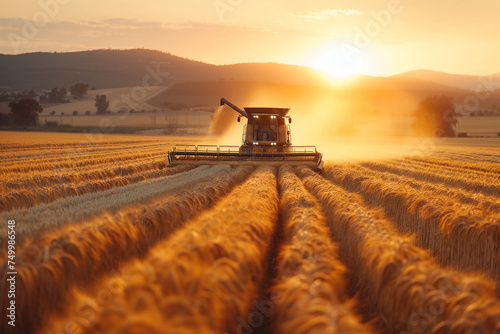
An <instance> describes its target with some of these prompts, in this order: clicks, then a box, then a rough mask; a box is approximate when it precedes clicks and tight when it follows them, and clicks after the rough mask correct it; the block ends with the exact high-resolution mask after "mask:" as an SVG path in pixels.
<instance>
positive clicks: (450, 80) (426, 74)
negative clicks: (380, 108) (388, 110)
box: [393, 70, 500, 91]
mask: <svg viewBox="0 0 500 334" xmlns="http://www.w3.org/2000/svg"><path fill="white" fill-rule="evenodd" d="M393 77H394V78H412V79H421V80H427V81H432V82H435V83H439V84H441V85H445V86H450V87H456V88H462V89H468V90H473V91H475V90H477V89H479V90H488V89H490V88H492V87H491V86H492V85H494V88H493V89H498V88H500V73H496V74H492V75H490V76H481V75H467V74H450V73H445V72H439V71H433V70H414V71H410V72H405V73H401V74H397V75H394V76H393Z"/></svg>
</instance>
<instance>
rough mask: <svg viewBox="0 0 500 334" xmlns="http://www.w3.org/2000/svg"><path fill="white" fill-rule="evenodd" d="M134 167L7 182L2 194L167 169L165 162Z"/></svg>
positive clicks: (141, 163) (111, 168)
mask: <svg viewBox="0 0 500 334" xmlns="http://www.w3.org/2000/svg"><path fill="white" fill-rule="evenodd" d="M133 163H134V165H129V166H119V167H117V166H116V165H115V164H113V165H110V166H109V167H108V168H98V169H95V170H89V171H82V170H75V171H73V172H68V173H64V172H61V173H54V172H53V171H52V172H51V173H46V174H42V175H33V176H30V177H25V178H22V179H14V180H7V181H5V182H3V183H0V192H6V191H9V192H11V191H13V190H21V189H30V188H35V187H37V188H38V187H51V186H54V185H60V184H63V183H82V182H85V181H98V180H105V179H110V178H113V177H117V176H127V175H133V174H137V173H141V172H146V171H149V170H152V169H160V168H163V167H165V163H164V162H163V161H155V162H146V163H144V162H140V161H139V163H137V162H136V161H133Z"/></svg>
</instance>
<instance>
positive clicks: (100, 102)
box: [95, 95, 109, 114]
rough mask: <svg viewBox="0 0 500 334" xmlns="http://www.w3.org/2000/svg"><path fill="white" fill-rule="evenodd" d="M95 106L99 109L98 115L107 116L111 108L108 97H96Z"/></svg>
mask: <svg viewBox="0 0 500 334" xmlns="http://www.w3.org/2000/svg"><path fill="white" fill-rule="evenodd" d="M95 106H96V108H97V112H96V114H105V113H106V110H108V107H109V101H108V100H107V99H106V95H96V97H95Z"/></svg>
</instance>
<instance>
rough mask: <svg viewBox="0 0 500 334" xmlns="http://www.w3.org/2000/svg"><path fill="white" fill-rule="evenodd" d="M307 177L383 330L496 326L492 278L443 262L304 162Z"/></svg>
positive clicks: (490, 329)
mask: <svg viewBox="0 0 500 334" xmlns="http://www.w3.org/2000/svg"><path fill="white" fill-rule="evenodd" d="M300 175H301V176H302V177H303V181H304V185H305V186H306V188H307V189H309V190H310V191H311V192H312V193H313V194H314V195H315V196H316V197H317V198H318V199H319V200H320V202H321V203H322V205H323V208H324V210H325V212H326V216H327V217H328V223H329V226H330V228H331V230H332V231H333V234H334V236H335V238H336V239H337V241H338V242H339V248H340V255H341V258H342V260H343V262H344V263H346V264H347V265H348V267H349V269H350V270H351V272H352V277H353V280H354V281H355V282H356V285H357V289H358V291H359V293H360V297H361V298H362V299H363V300H364V303H365V305H366V306H367V307H368V308H370V309H371V310H372V312H374V313H376V314H378V315H379V316H380V319H382V320H383V325H384V333H401V332H403V331H404V332H406V333H436V334H437V333H443V334H444V333H497V332H498V331H499V330H500V303H499V301H498V300H497V299H496V298H494V297H493V296H494V295H495V284H494V283H493V282H491V281H489V280H487V279H485V278H484V277H482V276H474V275H467V274H464V273H462V272H458V271H454V270H450V269H445V268H443V267H440V266H439V265H438V264H436V262H435V261H434V259H433V258H432V257H431V256H430V255H429V253H428V252H427V251H424V250H422V249H420V248H418V247H415V246H414V244H413V240H412V239H411V238H409V237H405V236H402V235H400V234H398V233H397V232H396V231H395V230H394V229H393V227H392V223H391V222H389V221H387V220H386V219H385V218H384V216H383V213H382V212H380V211H376V210H367V209H366V208H365V207H364V206H363V203H362V200H361V198H360V197H359V196H358V195H356V194H352V193H347V192H346V191H345V190H343V189H342V188H340V187H338V186H335V185H333V184H331V183H329V182H328V181H327V180H325V179H323V178H322V177H320V176H318V175H316V174H314V173H313V172H312V171H311V170H309V169H302V170H301V172H300Z"/></svg>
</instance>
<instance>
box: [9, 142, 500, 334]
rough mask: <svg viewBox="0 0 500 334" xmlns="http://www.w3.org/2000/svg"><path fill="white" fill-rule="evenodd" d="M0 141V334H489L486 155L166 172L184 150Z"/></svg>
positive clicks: (163, 145)
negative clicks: (316, 167)
mask: <svg viewBox="0 0 500 334" xmlns="http://www.w3.org/2000/svg"><path fill="white" fill-rule="evenodd" d="M2 136H4V138H3V139H4V140H2V143H1V144H0V148H1V151H0V152H1V153H0V156H1V158H2V165H1V167H0V196H1V197H0V216H1V221H2V225H1V227H0V258H1V261H2V268H1V275H2V280H1V282H0V293H1V296H0V299H1V308H2V312H1V316H2V322H1V327H0V331H1V332H2V333H53V334H59V333H124V334H125V333H179V334H181V333H214V334H215V333H220V334H224V333H283V334H285V333H299V334H306V333H308V334H312V333H394V334H396V333H397V334H399V333H433V334H438V333H439V334H444V333H500V286H499V282H500V157H499V154H498V152H499V151H498V148H491V147H490V148H489V147H477V146H474V147H465V146H459V145H454V146H453V145H452V146H447V147H444V146H443V147H442V148H441V149H440V150H436V151H435V152H434V153H433V154H429V155H426V156H412V157H405V156H400V157H394V158H390V159H388V158H385V159H370V160H363V159H360V160H359V161H327V163H326V164H325V168H324V170H323V172H322V173H321V174H318V173H316V172H314V171H313V170H311V169H310V168H308V167H306V166H301V165H300V164H299V165H282V166H275V165H273V166H267V165H265V164H262V165H259V166H255V165H245V164H234V165H230V164H221V165H198V166H193V165H187V164H180V165H177V166H174V167H171V168H167V167H166V166H165V163H164V159H165V156H166V152H167V151H168V149H169V148H170V146H171V145H173V144H175V143H179V142H180V141H181V140H182V141H183V142H184V143H186V142H189V143H190V142H195V141H196V138H190V137H184V138H170V137H164V138H163V137H156V138H154V137H136V136H101V137H99V138H97V139H96V138H95V137H92V138H93V139H94V140H89V136H83V135H62V134H45V135H44V134H19V133H18V134H16V133H4V134H2ZM9 220H15V222H16V226H15V231H16V232H15V249H13V248H12V247H11V248H9V245H11V244H12V243H10V242H9V240H11V239H12V238H9V234H8V231H9V227H8V225H7V221H9ZM12 251H14V252H12ZM13 254H15V257H12V255H13ZM9 261H13V262H15V270H16V272H17V274H16V281H15V290H16V296H15V306H16V308H15V310H16V311H15V314H16V326H15V327H12V326H9V325H7V321H5V319H7V315H8V313H7V307H8V306H9V303H10V300H11V298H7V296H8V292H9V289H11V286H10V283H9V282H8V281H7V280H6V279H4V275H6V273H7V272H9V271H11V270H9V268H8V266H9V263H10V262H9Z"/></svg>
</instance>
